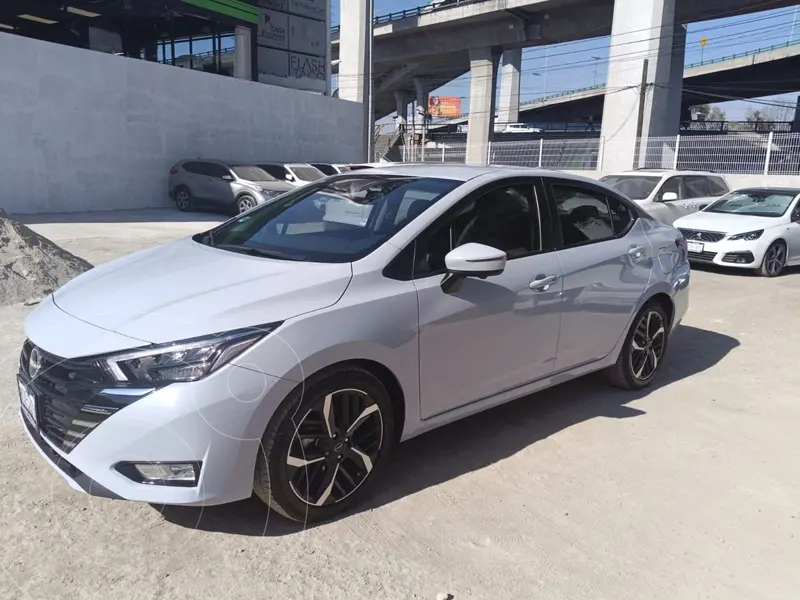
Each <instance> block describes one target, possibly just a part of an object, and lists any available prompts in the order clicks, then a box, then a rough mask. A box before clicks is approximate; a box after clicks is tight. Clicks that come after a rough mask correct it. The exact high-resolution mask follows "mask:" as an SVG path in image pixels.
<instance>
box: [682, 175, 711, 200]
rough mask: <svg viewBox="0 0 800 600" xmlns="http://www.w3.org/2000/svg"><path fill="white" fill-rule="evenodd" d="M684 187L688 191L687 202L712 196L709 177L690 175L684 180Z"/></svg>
mask: <svg viewBox="0 0 800 600" xmlns="http://www.w3.org/2000/svg"><path fill="white" fill-rule="evenodd" d="M683 187H684V189H685V190H686V197H685V199H686V200H691V199H692V198H707V197H708V196H711V195H712V194H711V188H710V186H709V183H708V178H707V177H702V176H699V175H688V176H686V177H684V178H683Z"/></svg>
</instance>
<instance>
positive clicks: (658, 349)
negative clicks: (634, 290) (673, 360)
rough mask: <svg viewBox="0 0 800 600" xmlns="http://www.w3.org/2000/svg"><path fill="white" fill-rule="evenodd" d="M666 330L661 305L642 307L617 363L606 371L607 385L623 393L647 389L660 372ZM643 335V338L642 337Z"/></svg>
mask: <svg viewBox="0 0 800 600" xmlns="http://www.w3.org/2000/svg"><path fill="white" fill-rule="evenodd" d="M648 321H649V329H648V326H647V324H648ZM669 327H670V323H669V317H668V316H667V312H666V311H665V310H664V307H663V306H661V304H659V303H658V302H648V303H647V304H645V305H644V307H642V310H640V311H639V313H638V314H637V315H636V318H635V319H634V320H633V324H632V325H631V328H630V330H629V331H628V335H627V336H625V342H624V343H623V345H622V350H620V353H619V356H618V357H617V362H616V363H615V364H614V365H613V366H611V367H609V368H608V369H606V377H607V378H608V381H609V383H611V385H614V386H616V387H618V388H622V389H624V390H641V389H644V388H646V387H647V386H649V385H650V384H651V383H652V382H653V380H654V379H655V377H656V375H657V374H658V372H659V371H660V370H661V364H662V362H663V360H664V356H665V354H666V352H667V345H668V342H669ZM645 331H646V332H647V337H646V338H645V337H643V334H644V333H645ZM653 357H655V361H653ZM643 358H644V359H645V360H644V362H643V361H642V359H643ZM654 363H655V364H654Z"/></svg>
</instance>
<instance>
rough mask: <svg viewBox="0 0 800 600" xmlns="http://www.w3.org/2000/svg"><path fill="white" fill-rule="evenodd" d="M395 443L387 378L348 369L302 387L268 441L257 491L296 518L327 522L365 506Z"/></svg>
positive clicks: (258, 464)
mask: <svg viewBox="0 0 800 600" xmlns="http://www.w3.org/2000/svg"><path fill="white" fill-rule="evenodd" d="M394 441H395V433H394V410H393V405H392V401H391V399H390V396H389V393H388V392H387V391H386V388H385V387H384V385H383V384H382V383H381V381H380V380H379V379H378V378H376V377H375V376H374V375H372V374H371V373H370V372H368V371H366V370H364V369H362V368H360V367H356V366H344V367H340V368H337V369H335V370H332V371H329V372H327V373H324V374H322V375H321V376H316V377H311V378H309V379H308V380H307V381H306V382H305V383H303V384H300V385H299V386H298V387H297V388H295V390H294V391H292V393H291V394H289V396H288V397H287V398H286V400H285V401H284V402H283V404H281V406H280V407H279V408H278V410H277V411H276V413H275V415H274V416H273V417H272V420H271V421H270V424H269V426H268V427H267V431H266V432H265V433H264V437H263V438H262V440H261V447H260V451H259V455H258V459H257V461H256V470H255V477H254V483H253V487H254V491H255V493H256V495H257V496H258V497H259V498H260V499H261V500H262V501H263V502H264V503H265V504H267V505H268V506H269V507H270V508H272V509H274V510H275V511H277V512H278V513H280V514H281V515H283V516H284V517H287V518H289V519H292V520H294V521H304V522H308V523H312V522H316V521H324V520H326V519H329V518H330V517H332V516H334V515H335V514H337V513H339V512H341V511H343V510H345V509H346V508H347V507H349V506H351V505H353V504H355V503H357V502H359V501H360V500H361V499H362V498H363V497H364V496H365V494H366V493H367V490H368V488H369V486H370V484H371V483H372V481H374V479H375V477H376V475H377V474H378V473H379V472H380V471H381V469H382V467H383V465H384V464H385V462H386V459H387V457H388V456H389V453H390V452H391V450H392V448H393V446H394Z"/></svg>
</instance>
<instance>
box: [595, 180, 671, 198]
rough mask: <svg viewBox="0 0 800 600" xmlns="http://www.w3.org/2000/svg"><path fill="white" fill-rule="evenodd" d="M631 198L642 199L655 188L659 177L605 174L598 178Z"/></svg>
mask: <svg viewBox="0 0 800 600" xmlns="http://www.w3.org/2000/svg"><path fill="white" fill-rule="evenodd" d="M600 181H602V182H603V183H605V184H606V185H608V186H611V187H612V188H614V189H615V190H617V191H618V192H621V193H623V194H625V195H626V196H627V197H628V198H630V199H631V200H644V199H646V198H648V197H649V196H650V194H652V193H653V190H654V189H656V186H657V185H658V182H659V181H661V177H645V176H642V175H606V176H605V177H602V178H601V179H600Z"/></svg>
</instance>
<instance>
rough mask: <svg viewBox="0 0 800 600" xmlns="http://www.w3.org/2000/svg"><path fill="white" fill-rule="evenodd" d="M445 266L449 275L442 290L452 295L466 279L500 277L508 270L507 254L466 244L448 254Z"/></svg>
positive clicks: (489, 247) (494, 249)
mask: <svg viewBox="0 0 800 600" xmlns="http://www.w3.org/2000/svg"><path fill="white" fill-rule="evenodd" d="M444 264H445V266H446V267H447V275H445V277H444V279H443V280H442V290H443V291H444V292H445V293H450V292H451V291H454V290H455V288H456V287H457V284H458V283H459V282H460V281H461V280H463V279H464V278H466V277H478V278H480V279H486V278H487V277H491V276H493V275H500V273H502V272H503V271H504V270H505V268H506V253H505V252H503V251H502V250H498V249H497V248H492V247H491V246H485V245H484V244H475V243H470V244H464V245H463V246H459V247H458V248H455V249H454V250H451V251H450V252H448V253H447V256H445V257H444Z"/></svg>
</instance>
